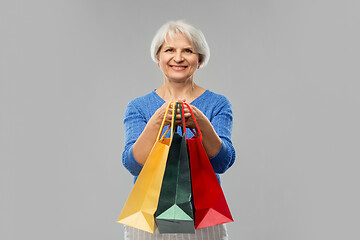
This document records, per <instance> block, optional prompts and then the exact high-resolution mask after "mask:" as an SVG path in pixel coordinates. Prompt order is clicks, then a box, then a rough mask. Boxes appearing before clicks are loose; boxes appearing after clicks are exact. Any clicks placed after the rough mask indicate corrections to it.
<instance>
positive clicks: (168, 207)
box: [155, 103, 195, 233]
mask: <svg viewBox="0 0 360 240" xmlns="http://www.w3.org/2000/svg"><path fill="white" fill-rule="evenodd" d="M178 107H180V110H181V113H182V114H181V120H182V136H181V135H179V134H178V133H177V132H176V128H174V131H175V132H174V134H173V139H172V142H171V145H170V150H169V155H168V158H167V162H166V167H165V173H164V177H163V181H162V186H161V191H160V196H159V202H158V207H157V210H156V213H155V221H156V224H157V226H158V229H159V232H160V233H195V224H194V214H193V208H192V204H191V195H192V192H191V178H190V166H189V165H190V164H189V157H188V154H187V149H186V128H185V119H184V117H183V115H184V108H183V104H182V103H176V106H175V113H176V111H177V108H178ZM174 124H175V120H174Z"/></svg>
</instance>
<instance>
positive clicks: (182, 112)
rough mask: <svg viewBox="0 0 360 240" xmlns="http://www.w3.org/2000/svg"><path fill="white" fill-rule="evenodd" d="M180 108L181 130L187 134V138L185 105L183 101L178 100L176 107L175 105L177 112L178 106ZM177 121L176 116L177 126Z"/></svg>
mask: <svg viewBox="0 0 360 240" xmlns="http://www.w3.org/2000/svg"><path fill="white" fill-rule="evenodd" d="M178 106H179V108H180V111H181V130H182V134H185V138H186V125H185V117H184V114H185V113H184V105H183V103H180V102H177V103H176V107H175V113H177V108H178ZM175 121H176V118H174V126H175ZM174 131H176V129H174Z"/></svg>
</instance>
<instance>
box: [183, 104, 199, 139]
mask: <svg viewBox="0 0 360 240" xmlns="http://www.w3.org/2000/svg"><path fill="white" fill-rule="evenodd" d="M181 104H182V105H184V104H185V105H186V106H187V107H188V109H189V110H190V113H191V117H192V118H193V119H194V123H195V126H196V133H195V132H194V131H193V130H192V129H190V130H191V131H192V132H193V133H194V135H195V136H198V137H199V138H200V141H202V134H201V131H200V128H199V125H198V124H197V121H196V118H195V116H194V113H193V111H192V110H191V107H190V105H189V104H187V103H186V102H182V103H181ZM182 114H184V108H183V112H182ZM184 124H185V121H184ZM185 128H186V127H185Z"/></svg>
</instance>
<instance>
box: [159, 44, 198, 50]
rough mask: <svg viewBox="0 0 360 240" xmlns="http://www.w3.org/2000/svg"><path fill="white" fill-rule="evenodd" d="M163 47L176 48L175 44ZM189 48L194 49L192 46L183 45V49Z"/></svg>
mask: <svg viewBox="0 0 360 240" xmlns="http://www.w3.org/2000/svg"><path fill="white" fill-rule="evenodd" d="M163 47H164V48H175V47H173V46H171V45H164V46H163ZM188 48H190V49H193V47H192V46H185V47H183V48H182V49H188Z"/></svg>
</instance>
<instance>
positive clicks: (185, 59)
mask: <svg viewBox="0 0 360 240" xmlns="http://www.w3.org/2000/svg"><path fill="white" fill-rule="evenodd" d="M151 57H152V59H153V60H154V61H155V62H156V63H157V64H158V66H159V68H160V69H161V71H162V73H163V81H164V82H163V85H162V86H160V87H159V88H157V89H155V90H153V91H151V92H150V93H148V94H146V95H144V96H141V97H138V98H135V99H133V100H132V101H130V102H129V104H128V106H127V108H126V110H125V116H124V125H125V149H124V152H123V155H122V161H123V164H124V166H125V168H126V169H127V170H128V171H129V172H130V173H131V174H132V175H133V176H134V182H135V181H136V179H137V176H138V175H139V173H140V171H141V169H142V167H143V165H144V164H145V162H146V159H147V157H148V155H149V153H150V151H151V149H152V147H153V145H154V143H155V141H156V137H157V134H158V131H159V129H160V126H161V123H162V120H163V118H164V114H165V112H166V107H167V105H168V102H169V101H184V102H187V103H189V105H190V107H191V109H192V111H193V113H194V116H195V117H196V120H197V123H198V125H199V128H200V131H201V133H202V136H203V140H202V143H203V146H204V149H205V151H206V153H207V155H208V157H209V159H210V162H211V164H212V166H213V168H214V171H215V173H216V176H217V177H218V179H219V181H220V178H219V174H221V173H224V172H225V171H226V170H227V169H228V168H229V167H230V166H231V165H232V164H233V163H234V160H235V150H234V147H233V145H232V142H231V131H232V110H231V104H230V102H229V100H228V99H227V98H226V97H224V96H222V95H220V94H216V93H214V92H212V91H210V90H206V89H204V88H202V87H200V86H199V85H197V84H195V82H194V73H195V71H196V70H197V69H199V68H201V67H204V66H205V65H206V64H207V62H208V61H209V57H210V51H209V47H208V44H207V42H206V40H205V37H204V35H203V34H202V32H201V31H200V30H199V29H197V28H195V27H193V26H192V25H190V24H188V23H186V22H184V21H176V22H174V21H170V22H168V23H166V24H164V25H163V26H162V27H161V28H160V29H159V30H158V32H157V33H156V35H155V37H154V39H153V41H152V44H151ZM184 111H185V115H184V116H185V123H186V126H187V127H189V128H195V125H194V122H193V120H192V118H191V114H190V110H189V109H188V108H185V109H184ZM176 119H177V123H180V119H181V115H180V112H179V111H178V112H177V114H176ZM170 121H171V111H169V113H168V114H167V116H166V122H165V124H170ZM192 136H193V135H192V133H191V132H190V131H189V132H188V134H187V137H188V138H191V137H192ZM125 239H131V240H132V239H207V240H211V239H213V240H223V239H228V236H227V232H226V227H225V225H224V224H221V225H216V226H212V227H208V228H203V229H199V230H196V231H195V234H178V233H177V234H160V233H159V232H158V230H156V232H155V233H154V234H151V233H148V232H144V231H141V230H138V229H135V228H132V227H129V226H125Z"/></svg>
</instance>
